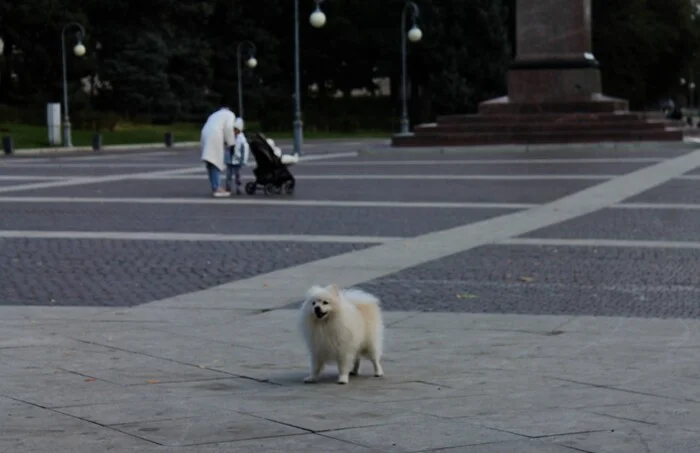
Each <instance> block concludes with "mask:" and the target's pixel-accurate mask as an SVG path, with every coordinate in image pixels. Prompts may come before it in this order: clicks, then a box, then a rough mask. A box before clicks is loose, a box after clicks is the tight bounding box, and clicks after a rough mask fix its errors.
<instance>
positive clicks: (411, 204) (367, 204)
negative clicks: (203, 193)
mask: <svg viewBox="0 0 700 453" xmlns="http://www.w3.org/2000/svg"><path fill="white" fill-rule="evenodd" d="M0 203H21V204H26V203H99V204H110V203H127V204H129V203H133V204H176V205H182V204H204V205H210V204H211V205H216V204H227V205H248V206H250V205H254V206H311V207H330V208H336V207H342V208H347V207H357V208H437V209H460V208H469V209H471V208H474V209H527V208H532V207H534V206H538V205H537V204H532V203H467V202H465V203H461V202H454V203H451V202H415V201H351V200H295V199H290V198H286V197H285V196H281V198H263V196H260V197H249V198H243V197H240V198H239V197H232V198H135V197H134V198H103V197H2V196H0Z"/></svg>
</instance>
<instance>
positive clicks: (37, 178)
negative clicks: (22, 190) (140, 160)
mask: <svg viewBox="0 0 700 453" xmlns="http://www.w3.org/2000/svg"><path fill="white" fill-rule="evenodd" d="M63 179H75V178H74V177H72V176H43V175H0V181H42V180H43V181H59V180H63ZM159 179H160V178H159Z"/></svg>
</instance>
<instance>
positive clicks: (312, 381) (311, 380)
mask: <svg viewBox="0 0 700 453" xmlns="http://www.w3.org/2000/svg"><path fill="white" fill-rule="evenodd" d="M315 383H316V378H315V377H313V376H306V377H305V378H304V384H315Z"/></svg>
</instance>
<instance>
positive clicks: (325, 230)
mask: <svg viewBox="0 0 700 453" xmlns="http://www.w3.org/2000/svg"><path fill="white" fill-rule="evenodd" d="M0 211H2V212H3V213H4V214H3V216H2V217H0V229H4V230H20V231H27V230H36V231H124V232H144V231H147V232H179V233H205V234H305V235H362V236H370V235H371V236H397V237H404V236H417V235H420V234H426V233H429V232H431V231H437V230H444V229H447V228H453V227H456V226H460V225H464V224H468V223H471V222H476V221H481V220H486V219H489V218H492V217H496V216H499V215H503V214H508V213H511V212H514V210H512V209H471V208H470V209H466V208H460V209H444V208H436V209H431V208H420V209H415V208H387V207H382V208H376V207H367V208H359V207H358V208H354V207H342V208H341V207H316V208H315V207H309V206H284V205H282V206H279V205H278V206H274V205H257V206H255V205H238V206H232V205H230V204H226V205H224V204H221V205H216V204H208V205H187V206H182V205H168V204H153V205H151V206H148V207H147V208H146V207H144V206H142V205H135V204H128V203H127V204H121V203H120V204H100V203H90V204H82V203H76V204H72V203H28V204H23V203H0ZM133 212H138V213H139V214H138V215H137V216H135V215H133ZM280 219H284V220H283V221H280Z"/></svg>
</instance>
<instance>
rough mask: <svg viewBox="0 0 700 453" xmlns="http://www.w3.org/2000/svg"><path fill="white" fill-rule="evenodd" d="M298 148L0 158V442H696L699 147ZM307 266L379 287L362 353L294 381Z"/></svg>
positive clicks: (605, 448) (557, 452)
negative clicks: (258, 171) (289, 185)
mask: <svg viewBox="0 0 700 453" xmlns="http://www.w3.org/2000/svg"><path fill="white" fill-rule="evenodd" d="M285 146H286V145H285ZM367 148H370V149H369V152H367V151H362V152H359V153H356V152H355V151H356V150H358V149H364V150H366V149H367ZM286 149H287V150H288V146H286ZM308 149H309V153H308V156H309V159H308V160H307V161H302V162H300V163H299V164H298V166H296V167H294V168H292V171H293V172H294V173H295V175H298V177H299V178H298V181H299V191H298V193H296V194H295V195H294V196H291V197H290V196H275V197H266V196H264V195H263V194H256V195H255V196H241V197H235V196H234V197H231V198H228V199H213V198H211V197H210V196H209V194H208V193H207V190H206V189H207V186H206V176H205V174H204V170H203V168H202V165H201V163H200V162H199V161H198V156H197V152H196V150H191V149H190V150H188V149H184V150H162V149H161V150H143V151H141V152H109V153H105V154H82V155H78V154H75V155H69V156H62V157H47V156H38V157H36V158H29V157H21V158H8V159H0V213H1V214H0V282H1V283H0V327H1V328H0V379H2V381H1V382H2V385H0V452H4V451H8V452H10V451H11V452H13V453H25V452H33V453H36V452H40V453H44V452H47V453H48V452H55V451H70V452H75V453H82V452H86V453H87V452H90V453H93V452H96V451H111V452H113V453H115V452H116V453H127V452H130V453H131V452H139V453H155V452H158V453H166V452H167V453H171V452H182V453H214V452H221V451H236V452H242V453H246V452H260V451H265V452H286V451H299V452H307V451H323V452H341V453H346V452H352V453H361V452H435V451H441V452H445V453H458V452H460V453H461V452H466V453H504V452H508V453H511V452H513V453H521V452H522V453H531V452H537V453H574V452H588V453H639V452H653V453H656V452H660V453H688V452H693V451H700V429H699V428H698V427H699V426H700V391H698V389H699V388H700V387H699V386H698V385H697V384H698V382H699V381H698V380H699V379H700V366H699V365H698V364H699V363H700V360H699V359H700V354H699V353H698V351H699V350H700V348H698V346H700V335H699V334H698V333H699V332H700V320H698V318H700V298H699V297H698V295H699V294H698V283H700V277H698V265H697V262H698V258H699V256H698V254H700V241H698V239H697V238H698V234H697V233H696V231H697V230H698V228H696V224H697V220H696V219H698V218H699V217H698V213H700V205H699V204H695V203H696V200H697V190H696V189H697V186H698V184H699V183H700V180H698V179H697V176H698V169H700V151H697V150H694V149H693V148H685V149H679V148H678V147H673V146H671V145H659V148H658V149H650V148H647V149H639V150H636V151H622V150H611V149H607V150H606V149H601V148H599V147H591V148H590V149H588V148H582V147H579V148H576V149H564V148H563V149H558V150H557V149H552V150H551V151H542V150H540V151H532V152H530V151H528V152H514V151H513V152H511V151H498V152H495V151H494V152H490V153H486V152H467V151H464V152H441V151H440V150H435V151H433V152H417V151H396V150H389V149H387V148H386V147H385V146H384V145H383V144H381V145H377V144H376V142H367V143H364V142H363V143H340V142H323V143H320V142H319V143H313V144H310V145H309V148H308ZM245 178H246V179H249V178H250V172H249V170H248V171H247V173H246V176H245ZM330 282H336V283H338V284H340V285H342V286H350V285H358V286H360V287H362V288H365V289H367V290H370V291H372V292H375V293H376V294H377V295H379V296H380V297H381V299H382V301H383V306H384V309H385V313H384V315H385V324H386V327H387V335H386V353H385V357H384V359H383V362H384V369H385V372H386V375H385V376H384V377H383V378H382V379H377V378H374V377H372V376H371V373H370V370H369V364H366V363H364V362H363V364H362V368H361V370H360V374H361V376H359V377H355V378H353V379H351V382H350V385H347V386H337V385H334V384H333V385H331V383H332V382H333V380H334V378H335V373H336V371H335V368H334V367H329V369H328V370H327V371H326V374H324V376H323V380H322V382H321V383H320V384H318V385H313V386H310V385H302V384H301V380H302V378H303V376H304V375H305V373H306V368H307V366H308V364H307V362H308V358H307V355H306V353H305V351H304V349H303V346H302V344H301V342H300V341H299V338H298V332H297V324H296V319H297V312H296V310H294V308H296V306H298V301H299V298H300V297H301V296H302V295H303V292H304V291H305V290H306V289H307V288H308V286H309V285H311V284H314V283H321V284H323V283H330Z"/></svg>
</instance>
